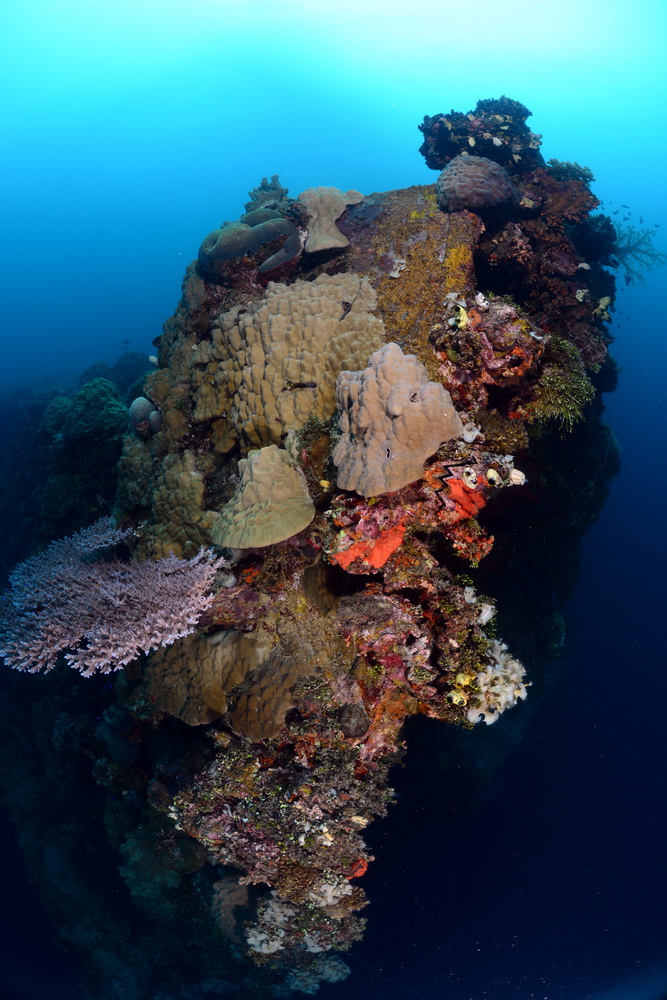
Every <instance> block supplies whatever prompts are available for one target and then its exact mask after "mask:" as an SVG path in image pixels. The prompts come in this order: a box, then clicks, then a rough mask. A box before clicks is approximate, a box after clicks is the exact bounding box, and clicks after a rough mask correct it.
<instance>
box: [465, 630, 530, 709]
mask: <svg viewBox="0 0 667 1000" xmlns="http://www.w3.org/2000/svg"><path fill="white" fill-rule="evenodd" d="M489 655H490V657H491V661H490V663H489V664H488V666H487V667H486V668H485V669H484V670H482V671H480V673H478V674H477V677H476V678H475V680H476V683H477V686H478V687H479V692H478V693H477V694H476V696H475V697H476V702H477V703H476V704H475V705H473V706H471V707H470V708H469V709H468V721H469V722H473V723H475V722H480V721H481V720H482V719H483V720H484V722H486V724H487V726H490V725H491V723H492V722H495V721H496V719H497V718H498V717H499V716H500V715H501V713H502V712H504V711H505V709H507V708H512V707H513V706H514V705H516V703H517V702H518V701H519V700H521V701H523V699H524V698H525V697H526V694H527V693H528V692H527V691H526V684H525V682H524V677H525V675H526V671H525V668H524V666H523V664H521V663H519V661H518V660H515V659H514V658H513V657H512V656H510V654H509V653H508V652H507V646H506V645H505V643H504V642H500V641H499V640H498V639H494V640H493V641H492V642H491V644H490V647H489Z"/></svg>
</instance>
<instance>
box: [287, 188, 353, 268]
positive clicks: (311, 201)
mask: <svg viewBox="0 0 667 1000" xmlns="http://www.w3.org/2000/svg"><path fill="white" fill-rule="evenodd" d="M363 200H364V196H363V194H361V193H360V192H359V191H354V190H350V191H339V190H338V188H335V187H313V188H308V190H307V191H302V192H301V194H300V195H299V201H300V202H301V204H302V205H305V207H306V209H307V210H308V239H307V241H306V245H305V247H304V250H305V251H306V253H315V252H316V251H317V250H331V249H335V248H337V247H341V248H342V247H347V246H349V245H350V241H349V240H348V238H347V236H344V235H343V233H341V231H340V229H339V228H338V226H337V225H336V219H339V218H340V217H341V215H342V214H343V212H344V211H345V209H346V208H347V206H348V205H358V204H359V202H361V201H363Z"/></svg>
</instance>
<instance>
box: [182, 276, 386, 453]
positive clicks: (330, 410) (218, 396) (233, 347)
mask: <svg viewBox="0 0 667 1000" xmlns="http://www.w3.org/2000/svg"><path fill="white" fill-rule="evenodd" d="M375 304H376V296H375V292H374V290H373V288H372V287H371V285H370V283H369V281H368V279H367V278H361V277H360V276H359V275H358V274H336V275H328V274H322V275H320V276H319V277H318V278H316V279H315V281H295V282H294V283H293V284H291V285H283V284H279V283H275V282H269V284H268V286H267V288H266V291H265V292H264V294H263V296H262V297H261V298H260V299H257V300H256V301H254V302H251V303H250V304H248V305H245V306H236V307H235V308H234V309H231V310H229V311H228V312H226V313H223V314H222V315H221V316H220V318H219V319H218V320H217V322H216V324H215V325H214V326H213V328H212V330H211V340H207V341H203V342H202V343H201V344H200V345H199V346H198V348H197V350H196V351H193V352H192V355H191V363H192V366H193V376H194V381H195V386H196V391H195V394H194V413H193V416H194V419H195V420H197V421H203V420H211V421H213V430H214V432H215V435H214V436H215V441H216V448H217V450H219V451H226V450H229V448H231V447H232V445H233V444H234V442H235V441H236V440H238V441H240V443H241V450H242V452H243V453H244V454H245V453H247V451H248V450H249V449H251V448H261V447H263V446H264V445H269V444H275V445H280V444H281V443H282V441H283V439H284V437H285V435H286V434H287V432H288V431H289V430H295V429H298V428H300V427H302V426H303V425H304V423H305V422H306V420H307V419H308V418H309V417H315V418H317V419H319V420H328V419H330V418H331V417H332V416H333V414H334V412H335V409H336V403H335V387H336V376H337V375H338V372H339V371H341V370H342V369H344V368H358V367H359V366H360V365H362V364H364V363H365V362H366V359H367V358H368V356H369V355H370V354H371V352H372V351H374V350H376V349H377V348H378V347H380V346H381V345H382V343H383V342H384V325H383V323H382V320H381V319H379V318H377V317H375V316H373V315H372V313H371V310H372V309H373V308H374V307H375Z"/></svg>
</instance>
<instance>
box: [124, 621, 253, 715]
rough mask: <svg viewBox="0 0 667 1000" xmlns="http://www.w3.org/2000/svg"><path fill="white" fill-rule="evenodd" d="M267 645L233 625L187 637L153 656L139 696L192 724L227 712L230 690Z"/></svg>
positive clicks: (249, 670) (242, 677)
mask: <svg viewBox="0 0 667 1000" xmlns="http://www.w3.org/2000/svg"><path fill="white" fill-rule="evenodd" d="M266 653H267V648H266V647H265V646H263V645H260V644H259V643H258V642H257V641H256V640H255V639H253V638H252V636H249V635H244V634H243V633H242V632H236V631H234V630H233V629H231V630H228V631H225V632H218V634H217V635H214V636H205V635H200V634H197V633H195V634H193V635H188V636H186V637H185V638H184V639H179V640H177V641H176V642H175V643H173V644H172V645H171V646H167V647H166V648H161V649H158V650H156V651H155V652H154V653H152V654H151V656H150V657H149V660H148V667H147V669H146V677H145V680H144V685H143V688H142V689H141V694H144V695H148V696H149V697H150V698H151V699H153V700H154V702H155V704H156V706H157V708H158V709H160V711H162V712H168V713H169V715H175V716H176V718H178V719H181V720H182V721H183V722H186V723H187V724H188V725H189V726H201V725H206V723H208V722H213V721H214V720H215V719H219V718H220V717H221V716H222V715H224V714H225V712H226V711H227V708H228V698H227V696H228V694H229V693H230V692H231V691H233V690H234V688H236V687H238V686H239V685H240V684H242V683H243V681H244V680H245V679H246V677H247V676H248V675H249V674H250V673H252V671H253V670H254V669H255V668H256V667H257V666H258V665H259V664H260V663H261V662H262V661H263V659H264V657H265V656H266Z"/></svg>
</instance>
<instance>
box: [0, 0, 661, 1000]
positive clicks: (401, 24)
mask: <svg viewBox="0 0 667 1000" xmlns="http://www.w3.org/2000/svg"><path fill="white" fill-rule="evenodd" d="M666 44H667V6H666V5H665V4H663V3H662V2H660V0H609V2H603V0H563V2H560V3H555V2H553V0H546V2H541V3H537V2H535V0H533V2H531V3H529V2H527V0H526V2H523V0H507V2H505V3H504V4H498V3H496V2H491V0H480V2H478V3H477V4H475V7H474V10H472V9H471V8H470V7H469V6H468V5H464V4H463V3H461V4H458V3H457V4H453V3H450V2H449V0H440V2H436V0H410V2H405V3H398V2H395V0H390V2H387V3H383V4H380V3H374V2H371V0H357V2H352V0H339V2H338V3H336V4H335V5H334V4H333V3H324V2H318V0H292V2H281V0H276V2H274V3H268V2H264V0H260V2H255V3H247V2H243V0H240V2H224V0H189V2H187V3H186V2H185V0H172V2H169V0H132V2H131V0H117V2H114V3H111V2H110V0H98V2H97V3H95V4H91V3H89V2H87V0H6V2H5V3H4V4H3V5H2V9H1V11H0V46H1V49H0V92H2V93H3V95H5V97H6V99H8V100H6V105H7V115H6V119H5V122H4V124H3V128H2V134H1V136H0V143H1V144H2V156H1V157H0V181H1V186H2V193H3V198H2V208H1V211H2V219H1V220H0V221H1V223H2V230H3V234H4V235H3V241H2V246H1V248H0V253H1V255H2V261H1V266H0V281H2V311H1V313H0V323H1V324H2V326H1V330H2V334H1V335H2V365H1V366H0V388H4V391H6V392H9V391H11V389H13V388H14V387H16V386H17V385H21V384H35V383H36V382H39V381H41V380H44V379H56V380H71V381H73V382H75V381H76V379H77V378H78V374H79V372H80V371H82V370H83V369H84V368H85V367H86V366H87V365H88V364H90V363H91V362H92V361H95V360H98V359H100V358H104V359H106V360H107V361H109V362H112V361H113V360H114V359H115V357H116V356H117V355H118V353H120V351H121V341H122V339H123V338H126V337H127V338H129V339H130V346H131V348H132V349H135V350H148V351H149V352H150V351H151V347H150V344H151V341H152V339H153V337H155V336H156V335H157V334H159V332H160V329H161V324H162V322H163V320H164V319H165V318H166V316H168V315H169V314H170V313H171V312H172V310H173V307H174V305H175V303H176V301H177V299H178V297H179V288H180V281H181V277H182V274H183V270H184V267H185V265H186V263H187V262H189V261H190V260H191V259H192V258H193V257H194V256H195V255H196V250H197V247H198V245H199V243H200V242H201V240H202V238H203V236H205V235H206V233H207V232H209V231H210V230H211V229H212V228H215V227H216V226H217V225H218V224H219V223H220V222H221V221H222V220H223V219H233V218H236V217H237V216H238V215H239V213H240V212H241V211H242V207H243V203H244V202H245V201H246V200H247V191H248V189H249V188H251V187H253V186H254V185H256V184H257V183H258V182H259V180H260V179H261V177H262V176H270V175H271V174H273V173H278V174H279V175H280V179H281V181H282V182H283V183H284V184H286V185H287V186H288V187H289V189H290V193H291V194H292V195H293V196H296V195H297V194H298V193H299V192H300V191H301V190H303V189H305V188H306V187H309V186H311V185H314V184H333V185H335V186H337V187H340V188H342V189H343V190H344V189H346V188H348V187H354V188H357V189H359V190H361V191H363V192H364V193H370V192H371V191H374V190H386V189H389V188H393V187H401V186H406V185H410V184H417V183H426V182H430V181H432V180H433V179H434V176H435V175H434V174H432V173H431V172H430V171H428V170H427V168H426V167H425V166H424V164H423V161H422V159H421V157H420V156H419V155H418V153H417V148H418V146H419V143H420V135H419V133H418V132H417V124H418V123H419V122H420V121H421V119H422V117H423V116H424V115H425V114H435V113H436V112H438V111H445V112H446V111H449V110H450V109H451V108H456V109H458V110H467V109H468V108H472V107H473V106H474V105H475V103H476V101H477V100H478V99H479V98H486V97H498V96H500V95H501V94H503V93H504V94H507V96H509V97H512V98H514V99H517V100H520V101H522V102H524V103H525V104H527V105H528V107H530V108H531V110H532V111H533V118H532V119H531V120H530V124H531V127H532V128H533V130H534V131H537V132H539V133H542V134H543V135H544V146H543V151H544V154H545V156H546V157H547V158H549V157H551V156H555V157H557V158H558V159H561V160H576V161H578V162H579V163H582V164H586V165H588V166H590V167H591V168H592V169H593V171H594V173H595V175H596V178H597V183H596V184H595V185H594V190H595V192H596V193H597V194H598V196H599V197H601V198H602V199H604V201H605V207H608V208H609V210H612V209H613V208H615V207H617V206H618V205H619V204H620V203H622V202H625V203H628V204H630V206H631V211H632V213H633V219H635V220H636V219H637V218H638V217H639V216H640V215H641V216H643V218H644V220H645V222H648V223H649V224H653V223H658V224H660V225H661V228H660V229H657V230H656V232H657V234H658V243H659V245H661V247H662V249H667V244H666V243H665V239H666V238H667V196H666V195H665V186H666V183H667V179H666V172H665V162H666V154H667V139H666V138H665V131H664V130H665V119H664V95H665V93H666V92H667V71H666V68H665V67H666V61H665V59H664V55H663V53H664V50H665V45H666ZM665 290H666V281H665V271H664V270H662V271H656V272H654V273H653V274H652V275H649V279H648V282H647V285H646V287H645V288H631V289H628V290H623V291H622V293H621V295H620V296H619V301H618V303H617V307H618V312H617V315H616V318H615V322H614V327H613V332H614V334H615V336H616V337H617V341H616V344H615V345H614V354H615V356H616V357H617V359H618V360H619V362H620V365H621V379H620V384H619V388H618V391H617V392H616V393H615V394H614V395H613V396H611V397H607V406H608V410H607V420H608V422H609V423H610V425H611V426H612V427H613V429H614V431H615V433H616V434H617V436H618V438H619V441H620V444H621V448H622V462H623V465H622V472H621V475H620V477H619V478H618V479H617V480H616V481H615V482H614V484H613V488H612V495H611V496H610V498H609V500H608V502H607V505H606V507H605V508H604V511H603V514H602V517H601V518H600V520H599V522H598V523H597V524H595V525H594V526H593V528H592V529H591V531H590V532H589V534H588V536H587V538H586V540H585V544H584V549H583V559H582V572H581V577H580V580H579V583H578V586H577V590H576V594H575V597H574V599H573V601H572V602H571V605H570V606H569V608H568V609H567V624H568V631H569V639H568V655H567V657H566V659H565V660H562V661H559V663H558V664H556V665H555V666H554V672H553V677H552V683H551V685H550V686H549V687H548V688H547V691H546V693H545V694H544V696H543V697H542V699H533V700H532V704H531V705H530V706H529V705H528V704H527V705H526V706H525V708H524V707H523V706H522V707H520V708H519V709H517V710H516V711H517V712H521V711H525V712H526V713H527V714H526V717H525V726H524V727H523V730H524V731H523V736H522V739H521V741H520V742H518V744H517V745H516V746H515V748H514V749H513V750H512V751H511V752H510V753H509V754H508V756H507V758H506V761H505V764H504V766H503V769H502V771H501V772H500V773H499V774H498V776H497V779H496V783H495V786H494V787H492V788H491V789H490V790H489V793H488V796H487V798H486V800H485V802H484V803H483V804H482V806H481V808H477V809H475V810H472V809H470V810H467V809H466V803H465V802H464V801H461V800H460V799H456V800H453V799H451V798H450V797H449V796H448V791H447V788H442V789H438V788H434V787H433V782H432V778H433V774H434V773H435V772H431V773H429V772H428V770H426V772H425V771H424V762H423V761H421V762H420V760H419V758H418V754H417V753H416V752H415V753H413V754H412V755H410V756H409V758H408V766H407V770H405V771H404V772H402V773H401V775H400V778H399V785H400V788H401V792H402V794H401V796H400V798H399V801H398V803H397V805H396V806H395V807H394V808H393V810H392V812H391V815H390V817H389V818H388V819H387V820H386V821H383V822H382V824H376V826H377V828H378V829H377V831H372V836H373V838H374V839H375V847H376V851H377V861H376V863H375V865H374V866H372V870H371V871H370V872H369V875H368V877H367V886H368V888H369V891H370V894H371V897H372V898H373V899H374V900H375V901H374V902H373V903H372V905H371V907H369V909H368V910H367V911H366V912H367V915H368V917H369V920H370V922H369V930H368V933H367V937H366V940H365V942H364V944H363V945H361V946H360V947H359V948H357V949H356V950H355V952H354V953H353V956H352V958H351V960H350V964H351V965H352V967H353V977H352V978H351V979H350V980H348V982H347V983H346V984H345V985H343V986H341V987H331V988H324V989H323V990H322V994H321V995H322V996H323V998H324V997H326V998H327V1000H328V998H329V997H331V998H333V997H335V996H346V997H353V998H355V1000H381V998H382V1000H401V998H407V997H409V996H410V995H415V994H416V995H418V996H421V997H424V998H427V1000H440V998H443V1000H533V998H535V1000H586V998H589V997H592V998H595V1000H664V997H666V996H667V947H666V944H665V938H664V932H665V924H666V920H665V882H666V873H665V852H664V839H665V838H664V829H665V819H666V818H667V816H666V810H665V804H664V803H665V794H664V793H665V789H664V770H665V749H666V742H667V741H666V739H665V724H664V712H665V706H666V705H667V697H666V695H667V681H666V675H665V655H664V643H665V638H664V621H665V618H666V617H667V615H666V613H665V598H664V596H663V595H664V566H665V555H666V553H665V544H666V543H665V533H664V529H663V525H662V522H661V513H662V510H663V509H664V497H665V490H666V487H667V474H666V471H665V448H664V428H665V426H666V425H667V416H666V413H665V409H666V408H665V383H664V380H665V371H666V370H667V337H666V333H667V332H666V330H665V322H664V300H665ZM621 314H622V315H621ZM5 530H6V531H10V530H11V526H10V525H6V526H5ZM534 625H535V627H536V628H539V627H540V623H539V622H536V623H534ZM528 667H530V664H528ZM505 725H506V726H507V734H508V735H507V739H508V740H509V739H510V735H511V732H512V731H513V729H514V728H515V727H516V725H518V724H514V723H512V722H510V720H509V719H507V720H501V722H499V723H498V726H500V727H502V726H505ZM474 738H476V737H475V733H473V734H471V739H474ZM476 805H477V803H476ZM5 860H8V861H10V859H9V858H8V857H7V855H6V854H5ZM11 865H12V867H13V861H11ZM4 886H5V889H6V890H8V891H9V893H8V894H9V895H10V896H12V895H13V896H15V897H17V898H18V900H19V902H17V904H16V906H15V907H14V909H13V910H12V911H11V913H8V912H7V911H5V913H4V916H5V917H6V918H7V923H8V924H10V923H11V925H12V927H13V931H14V934H13V935H10V933H9V928H8V929H7V930H6V931H5V933H4V938H3V940H4V944H5V951H6V955H7V957H6V959H5V965H4V971H5V981H6V983H7V989H9V990H10V995H11V996H12V1000H14V998H15V1000H33V997H35V998H36V997H38V996H39V997H40V998H41V997H42V996H43V995H44V991H43V989H42V988H41V987H40V986H39V985H38V979H39V977H50V978H51V980H52V987H51V989H52V992H51V994H50V995H53V996H60V995H62V996H64V997H70V998H74V997H75V996H76V994H75V992H74V988H73V987H70V986H68V982H69V980H68V975H67V972H66V971H65V969H64V968H63V969H60V968H59V967H58V966H57V964H55V961H56V960H55V958H54V957H53V956H52V955H51V953H50V951H49V949H48V930H47V929H46V928H45V927H44V926H42V925H41V924H40V922H39V921H40V916H39V914H38V912H37V911H36V910H35V906H34V902H33V899H32V897H30V896H29V895H27V894H26V892H27V890H25V889H24V888H21V886H20V882H19V883H18V888H16V889H13V887H12V882H11V879H9V880H8V881H5V883H4ZM21 918H23V919H21ZM1 974H2V969H0V977H1ZM15 975H17V976H18V977H19V979H22V980H23V982H24V983H25V985H24V986H23V987H21V986H19V985H17V981H16V979H11V977H13V976H15ZM10 979H11V981H12V982H13V985H11V986H10V985H9V983H10ZM11 991H13V992H11ZM58 991H60V992H58Z"/></svg>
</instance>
